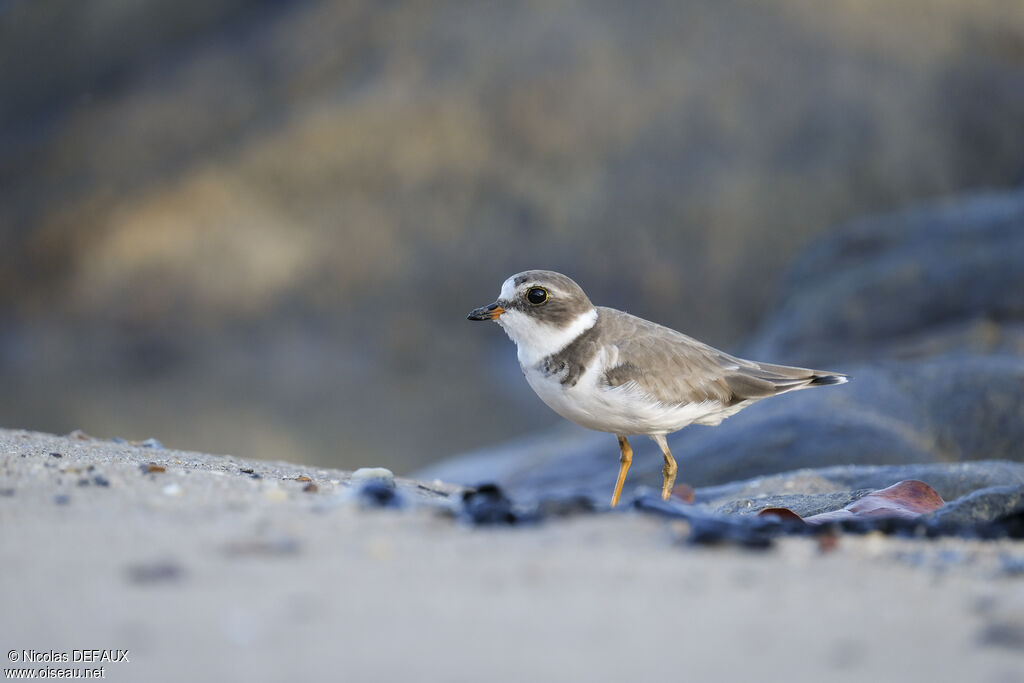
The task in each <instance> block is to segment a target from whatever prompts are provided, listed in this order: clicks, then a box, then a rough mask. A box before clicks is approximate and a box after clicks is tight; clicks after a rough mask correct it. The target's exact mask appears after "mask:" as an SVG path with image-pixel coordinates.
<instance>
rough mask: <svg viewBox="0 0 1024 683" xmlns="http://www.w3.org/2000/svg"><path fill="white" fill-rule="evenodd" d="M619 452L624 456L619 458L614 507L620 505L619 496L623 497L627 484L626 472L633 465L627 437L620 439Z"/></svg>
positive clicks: (613, 496) (631, 451)
mask: <svg viewBox="0 0 1024 683" xmlns="http://www.w3.org/2000/svg"><path fill="white" fill-rule="evenodd" d="M619 450H620V451H622V456H621V457H620V458H619V478H618V479H616V480H615V493H613V494H612V507H615V506H616V505H618V504H619V496H621V495H622V485H623V484H625V483H626V472H629V466H630V465H631V464H632V463H633V449H632V448H630V447H629V442H628V441H626V437H624V436H620V437H619Z"/></svg>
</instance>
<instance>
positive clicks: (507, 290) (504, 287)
mask: <svg viewBox="0 0 1024 683" xmlns="http://www.w3.org/2000/svg"><path fill="white" fill-rule="evenodd" d="M515 293H516V283H515V277H514V276H513V277H510V278H509V279H507V280H505V281H504V282H503V283H501V294H499V295H498V298H499V299H504V300H505V301H510V300H511V299H512V297H513V295H515Z"/></svg>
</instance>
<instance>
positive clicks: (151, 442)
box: [139, 437, 164, 450]
mask: <svg viewBox="0 0 1024 683" xmlns="http://www.w3.org/2000/svg"><path fill="white" fill-rule="evenodd" d="M139 445H140V446H142V447H143V448H159V449H161V450H163V447H164V445H163V444H162V443H160V442H159V441H157V440H156V439H154V438H153V437H149V438H148V439H146V440H145V441H143V442H142V443H140V444H139Z"/></svg>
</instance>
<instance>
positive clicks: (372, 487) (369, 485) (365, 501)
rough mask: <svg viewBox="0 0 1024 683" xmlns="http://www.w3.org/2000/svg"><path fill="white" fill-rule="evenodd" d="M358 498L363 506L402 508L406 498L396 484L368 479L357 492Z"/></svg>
mask: <svg viewBox="0 0 1024 683" xmlns="http://www.w3.org/2000/svg"><path fill="white" fill-rule="evenodd" d="M356 499H357V500H358V501H359V504H360V505H362V506H363V507H370V508H401V507H404V506H405V500H404V499H403V498H402V496H401V495H399V493H398V491H397V490H396V489H395V487H394V486H389V485H387V484H385V483H383V482H380V481H368V482H366V483H365V484H363V485H362V486H361V487H360V488H359V491H358V492H357V493H356Z"/></svg>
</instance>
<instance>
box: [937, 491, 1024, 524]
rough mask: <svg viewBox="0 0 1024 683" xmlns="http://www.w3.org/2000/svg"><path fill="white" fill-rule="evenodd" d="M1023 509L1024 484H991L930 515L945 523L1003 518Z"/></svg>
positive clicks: (967, 522)
mask: <svg viewBox="0 0 1024 683" xmlns="http://www.w3.org/2000/svg"><path fill="white" fill-rule="evenodd" d="M1021 510H1024V484H1016V485H1010V486H991V487H988V488H984V489H980V490H977V491H973V492H971V493H969V494H967V495H965V496H961V497H960V498H958V499H956V500H954V501H951V502H949V503H947V504H946V505H944V506H943V507H942V508H941V509H939V510H936V511H935V512H934V513H933V514H932V517H933V518H934V519H935V521H936V522H940V523H946V524H970V523H973V522H979V521H993V520H997V519H1004V518H1007V517H1009V516H1010V515H1013V514H1014V513H1016V512H1019V511H1021Z"/></svg>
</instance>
